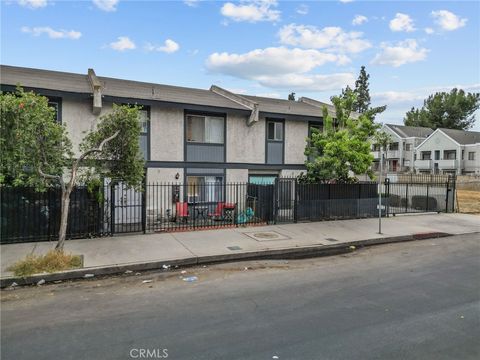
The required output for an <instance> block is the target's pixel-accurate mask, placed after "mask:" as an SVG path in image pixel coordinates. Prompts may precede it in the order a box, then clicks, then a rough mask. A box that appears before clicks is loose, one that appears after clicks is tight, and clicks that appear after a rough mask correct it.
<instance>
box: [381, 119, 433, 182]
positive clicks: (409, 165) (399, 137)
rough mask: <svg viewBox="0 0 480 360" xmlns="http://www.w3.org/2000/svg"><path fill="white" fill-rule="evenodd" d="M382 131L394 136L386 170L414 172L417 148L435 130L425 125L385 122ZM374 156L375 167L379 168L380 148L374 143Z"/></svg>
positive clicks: (390, 145) (387, 156)
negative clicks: (416, 125)
mask: <svg viewBox="0 0 480 360" xmlns="http://www.w3.org/2000/svg"><path fill="white" fill-rule="evenodd" d="M380 131H384V132H385V133H387V134H389V135H390V136H391V138H392V142H391V143H390V144H389V146H388V149H387V152H386V154H384V156H385V159H386V163H385V165H386V169H385V170H386V171H388V172H391V173H392V172H413V170H414V160H415V148H416V147H417V146H418V145H419V144H420V143H422V142H423V141H424V140H425V139H426V138H427V137H428V136H430V135H431V134H432V133H433V130H432V129H430V128H425V127H415V126H403V125H395V124H385V125H383V126H382V128H381V130H380ZM372 154H373V157H374V159H375V160H374V164H373V168H374V169H375V170H378V168H379V161H380V148H379V146H378V145H377V144H373V145H372Z"/></svg>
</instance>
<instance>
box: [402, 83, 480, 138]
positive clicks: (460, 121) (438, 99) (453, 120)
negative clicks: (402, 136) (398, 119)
mask: <svg viewBox="0 0 480 360" xmlns="http://www.w3.org/2000/svg"><path fill="white" fill-rule="evenodd" d="M479 107H480V93H465V91H463V90H462V89H457V88H454V89H452V90H451V91H450V92H437V93H435V94H433V95H430V96H429V97H428V98H427V99H425V100H424V101H423V106H422V108H420V109H416V108H414V107H412V109H411V110H410V111H408V112H407V113H406V115H405V118H404V119H403V122H404V124H405V125H407V126H423V127H429V128H432V129H436V128H447V129H459V130H468V129H470V128H471V127H472V126H473V125H474V124H475V111H477V110H478V108H479Z"/></svg>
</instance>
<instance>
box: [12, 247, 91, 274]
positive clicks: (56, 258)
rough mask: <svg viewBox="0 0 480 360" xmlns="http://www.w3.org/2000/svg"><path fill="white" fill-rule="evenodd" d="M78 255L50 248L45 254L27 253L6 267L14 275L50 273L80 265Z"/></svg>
mask: <svg viewBox="0 0 480 360" xmlns="http://www.w3.org/2000/svg"><path fill="white" fill-rule="evenodd" d="M82 265H83V264H82V257H81V256H80V255H72V254H67V253H65V252H64V251H60V250H50V251H49V252H47V253H46V254H45V255H27V257H26V258H25V259H23V260H20V261H18V262H16V263H15V264H13V265H11V266H9V267H8V268H7V270H8V271H12V272H13V273H14V274H15V276H28V275H32V274H38V273H45V272H47V273H52V272H57V271H62V270H69V269H78V268H80V267H82Z"/></svg>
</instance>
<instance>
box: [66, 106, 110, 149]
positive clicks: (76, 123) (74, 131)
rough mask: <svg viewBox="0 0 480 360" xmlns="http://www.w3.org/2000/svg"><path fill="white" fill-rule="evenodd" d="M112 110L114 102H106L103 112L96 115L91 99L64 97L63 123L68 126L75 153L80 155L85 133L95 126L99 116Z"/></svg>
mask: <svg viewBox="0 0 480 360" xmlns="http://www.w3.org/2000/svg"><path fill="white" fill-rule="evenodd" d="M110 111H112V103H105V102H104V104H103V108H102V112H101V114H100V115H98V116H96V115H93V114H92V101H91V100H88V99H86V100H78V99H68V98H64V99H62V123H63V124H65V125H66V126H67V130H68V134H69V137H70V139H71V140H72V144H73V150H74V152H75V155H79V149H78V146H79V145H80V143H81V142H82V140H83V138H84V137H85V135H86V134H87V133H88V132H89V131H90V130H92V129H93V128H94V127H95V125H96V123H97V120H98V118H99V117H100V116H102V115H105V114H107V113H108V112H110Z"/></svg>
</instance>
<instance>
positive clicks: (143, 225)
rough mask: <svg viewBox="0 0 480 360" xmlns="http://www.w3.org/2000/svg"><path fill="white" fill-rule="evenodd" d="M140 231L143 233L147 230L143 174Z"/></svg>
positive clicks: (145, 187)
mask: <svg viewBox="0 0 480 360" xmlns="http://www.w3.org/2000/svg"><path fill="white" fill-rule="evenodd" d="M142 188H143V191H142V231H143V233H144V234H146V232H147V177H146V176H145V177H144V178H143V181H142Z"/></svg>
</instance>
